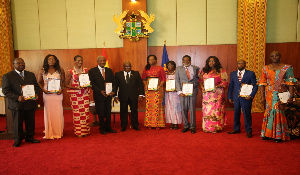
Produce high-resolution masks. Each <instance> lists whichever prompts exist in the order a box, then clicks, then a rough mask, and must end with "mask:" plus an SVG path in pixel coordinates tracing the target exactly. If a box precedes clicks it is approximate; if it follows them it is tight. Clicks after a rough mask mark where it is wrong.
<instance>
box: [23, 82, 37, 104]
mask: <svg viewBox="0 0 300 175" xmlns="http://www.w3.org/2000/svg"><path fill="white" fill-rule="evenodd" d="M22 96H23V97H24V99H25V100H33V99H35V91H34V85H24V86H22Z"/></svg>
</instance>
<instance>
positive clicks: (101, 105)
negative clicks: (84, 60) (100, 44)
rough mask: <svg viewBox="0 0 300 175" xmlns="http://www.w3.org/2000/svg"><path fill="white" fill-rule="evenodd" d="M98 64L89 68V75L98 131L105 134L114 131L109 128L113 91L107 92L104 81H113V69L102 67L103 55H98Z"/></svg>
mask: <svg viewBox="0 0 300 175" xmlns="http://www.w3.org/2000/svg"><path fill="white" fill-rule="evenodd" d="M97 63H98V66H97V67H94V68H92V69H90V70H89V77H90V80H91V85H92V89H93V94H94V100H95V106H96V110H97V114H98V117H99V123H100V127H99V130H100V133H101V134H107V132H110V133H116V131H115V130H113V129H112V128H111V126H110V125H111V100H112V96H114V92H113V91H112V92H110V93H107V92H106V91H105V86H106V83H112V85H114V83H115V77H114V74H113V71H112V70H111V69H110V68H107V67H104V66H105V64H106V59H105V57H104V56H98V58H97Z"/></svg>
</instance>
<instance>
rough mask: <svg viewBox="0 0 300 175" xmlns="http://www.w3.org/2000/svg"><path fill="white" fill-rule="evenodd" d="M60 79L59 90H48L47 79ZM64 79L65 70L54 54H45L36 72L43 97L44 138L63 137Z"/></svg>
mask: <svg viewBox="0 0 300 175" xmlns="http://www.w3.org/2000/svg"><path fill="white" fill-rule="evenodd" d="M53 79H59V80H60V90H59V91H58V92H50V91H48V81H50V80H53ZM64 81H65V72H64V70H63V68H61V67H60V65H59V60H58V59H57V57H56V56H55V55H50V54H49V55H47V56H46V57H45V59H44V64H43V68H42V69H41V70H40V71H39V74H38V83H39V85H40V88H41V90H42V91H43V99H44V124H45V136H44V139H59V138H62V137H63V130H64V116H63V107H62V100H63V94H62V91H63V89H64Z"/></svg>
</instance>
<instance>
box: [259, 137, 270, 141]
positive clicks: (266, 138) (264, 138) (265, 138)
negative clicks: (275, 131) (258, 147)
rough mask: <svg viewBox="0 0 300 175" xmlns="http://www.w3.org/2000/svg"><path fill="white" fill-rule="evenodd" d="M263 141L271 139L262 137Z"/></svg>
mask: <svg viewBox="0 0 300 175" xmlns="http://www.w3.org/2000/svg"><path fill="white" fill-rule="evenodd" d="M261 139H262V140H269V137H262V138H261Z"/></svg>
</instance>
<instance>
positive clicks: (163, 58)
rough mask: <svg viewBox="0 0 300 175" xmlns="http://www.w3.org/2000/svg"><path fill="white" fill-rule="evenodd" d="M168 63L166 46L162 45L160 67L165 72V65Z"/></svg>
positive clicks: (166, 70)
mask: <svg viewBox="0 0 300 175" xmlns="http://www.w3.org/2000/svg"><path fill="white" fill-rule="evenodd" d="M168 61H169V57H168V52H167V48H166V45H165V44H164V50H163V55H162V59H161V67H163V68H164V70H165V72H168V69H167V65H166V64H167V62H168Z"/></svg>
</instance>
